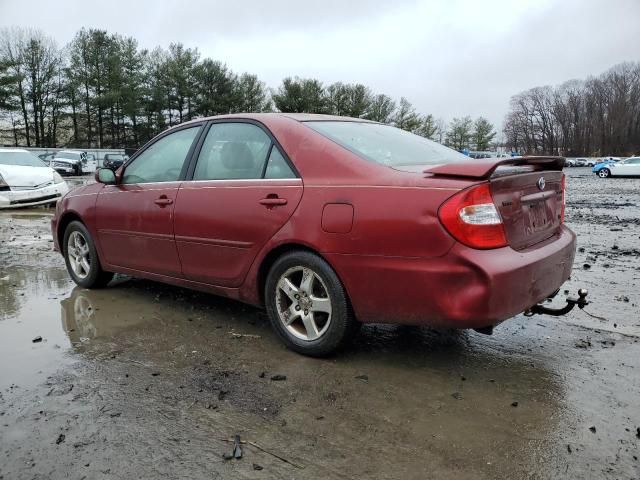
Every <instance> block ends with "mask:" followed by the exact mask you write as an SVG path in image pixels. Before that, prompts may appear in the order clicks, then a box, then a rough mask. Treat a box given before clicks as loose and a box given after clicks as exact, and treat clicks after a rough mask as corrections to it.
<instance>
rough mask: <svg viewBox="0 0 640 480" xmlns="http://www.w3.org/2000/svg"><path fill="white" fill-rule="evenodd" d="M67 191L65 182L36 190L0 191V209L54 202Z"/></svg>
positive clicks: (67, 187)
mask: <svg viewBox="0 0 640 480" xmlns="http://www.w3.org/2000/svg"><path fill="white" fill-rule="evenodd" d="M68 191H69V186H68V185H67V184H66V182H62V183H56V184H54V185H49V186H47V187H44V188H38V189H36V190H12V191H8V192H0V209H5V208H21V207H33V206H37V205H46V204H49V203H55V202H57V201H58V200H60V198H62V197H63V196H64V195H65V194H66V193H67V192H68Z"/></svg>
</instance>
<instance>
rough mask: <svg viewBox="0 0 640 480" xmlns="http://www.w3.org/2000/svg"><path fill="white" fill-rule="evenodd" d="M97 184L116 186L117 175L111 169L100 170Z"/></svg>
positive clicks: (96, 176) (98, 170) (97, 174)
mask: <svg viewBox="0 0 640 480" xmlns="http://www.w3.org/2000/svg"><path fill="white" fill-rule="evenodd" d="M95 179H96V182H98V183H104V184H105V185H115V184H116V174H115V173H114V172H113V170H111V169H110V168H98V169H97V170H96V174H95Z"/></svg>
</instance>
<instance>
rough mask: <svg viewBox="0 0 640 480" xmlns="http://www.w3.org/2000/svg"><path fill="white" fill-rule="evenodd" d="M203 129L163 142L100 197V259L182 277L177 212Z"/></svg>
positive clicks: (183, 131)
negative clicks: (175, 228) (175, 222)
mask: <svg viewBox="0 0 640 480" xmlns="http://www.w3.org/2000/svg"><path fill="white" fill-rule="evenodd" d="M200 129H201V125H196V126H190V127H186V128H181V129H177V130H175V131H171V132H170V133H168V134H166V135H164V136H162V137H160V138H159V139H158V140H156V141H155V142H154V143H152V144H151V145H150V146H149V147H147V148H146V149H145V150H144V151H143V152H141V153H140V154H139V155H138V156H137V157H136V158H134V159H133V161H132V162H131V163H130V164H128V165H126V167H125V168H124V171H123V173H122V177H121V180H120V182H119V183H118V184H117V185H106V186H105V187H104V189H103V190H102V191H101V193H100V194H99V195H98V200H97V204H96V222H97V227H98V239H99V242H100V248H101V254H102V257H103V258H104V260H105V261H106V262H107V263H109V264H111V265H116V266H118V267H125V268H129V269H134V270H139V271H144V272H151V273H158V274H161V275H168V276H172V277H180V276H181V275H182V269H181V266H180V260H179V258H178V252H177V250H176V244H175V239H174V236H173V218H174V217H173V212H174V207H175V200H176V196H177V193H178V188H179V187H180V183H181V181H182V179H183V178H184V175H186V159H187V158H188V156H189V154H190V151H191V149H192V147H193V145H194V144H195V139H196V138H197V136H198V133H199V131H200Z"/></svg>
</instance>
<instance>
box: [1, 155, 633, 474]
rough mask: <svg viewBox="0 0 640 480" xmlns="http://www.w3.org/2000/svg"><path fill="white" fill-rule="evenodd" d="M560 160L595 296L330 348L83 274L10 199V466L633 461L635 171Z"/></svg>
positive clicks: (309, 468) (243, 313) (6, 366)
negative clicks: (605, 170)
mask: <svg viewBox="0 0 640 480" xmlns="http://www.w3.org/2000/svg"><path fill="white" fill-rule="evenodd" d="M567 173H568V175H569V177H568V180H567V187H568V201H567V223H568V224H569V225H570V227H571V228H573V229H574V230H575V231H576V233H577V234H578V237H579V251H578V253H577V257H576V264H575V267H574V274H573V276H572V279H571V280H570V281H569V282H568V283H567V284H566V286H565V287H563V290H564V288H566V289H567V291H570V293H572V294H574V293H575V292H576V291H577V289H578V288H579V287H586V288H588V289H589V291H590V294H589V299H590V300H591V302H592V304H591V305H589V306H588V307H587V308H586V309H585V310H586V312H588V313H586V312H584V311H577V310H576V311H574V312H572V313H571V314H570V315H568V316H567V317H566V318H564V319H560V320H558V319H554V318H550V317H543V316H538V317H532V318H526V317H524V316H518V317H516V318H514V319H512V320H510V321H508V322H506V323H504V324H503V325H501V326H500V327H498V328H497V329H496V330H495V332H494V335H493V336H484V335H481V334H478V333H475V332H467V331H463V332H438V331H433V330H429V329H425V328H415V327H413V328H408V327H394V326H367V327H365V328H363V330H362V333H361V334H360V335H359V337H358V339H357V341H356V343H355V345H354V346H353V348H352V349H350V350H349V351H347V352H345V353H343V354H341V355H339V356H336V357H334V358H331V359H327V360H314V359H310V358H305V357H302V356H299V355H297V354H294V353H291V352H289V351H287V350H286V349H285V348H284V347H283V346H282V345H281V344H280V343H279V342H278V340H277V339H276V338H275V335H274V334H272V332H271V330H270V328H269V325H268V321H267V319H266V316H265V314H264V312H262V311H259V310H256V309H253V308H251V307H247V306H244V305H241V304H238V303H235V302H232V301H229V300H225V299H221V298H217V297H213V296H209V295H204V294H200V293H194V292H190V291H187V290H183V289H179V288H173V287H169V286H163V285H159V284H155V283H152V282H148V281H142V280H132V279H127V278H120V279H118V280H117V281H116V282H115V284H114V285H113V286H111V287H110V288H108V289H105V290H101V291H88V290H82V289H79V288H76V287H75V286H74V284H73V283H72V282H71V280H70V279H69V277H68V275H67V273H66V270H65V268H64V263H63V260H62V258H61V257H60V256H59V255H58V254H55V253H54V252H52V241H51V234H50V232H49V220H50V217H51V215H52V212H51V210H47V209H29V210H21V211H17V210H16V211H13V212H7V211H4V212H0V479H58V478H65V479H66V478H70V479H82V478H87V479H102V478H105V479H120V478H122V479H130V478H140V479H146V478H159V477H165V478H185V479H186V478H188V479H200V478H203V479H205V478H206V479H215V478H221V479H222V478H287V479H292V478H295V479H303V478H304V479H306V478H309V479H316V478H392V479H396V478H397V479H403V480H404V479H424V478H439V479H449V478H450V479H467V478H468V479H476V480H477V479H485V478H486V479H489V478H514V479H515V478H536V479H537V478H604V479H638V478H640V461H639V460H638V457H640V448H639V443H640V355H639V352H640V345H639V338H640V315H639V313H640V308H639V307H638V303H640V294H639V291H638V283H639V279H640V246H639V245H640V242H639V240H640V209H639V207H640V179H608V180H602V179H597V178H596V177H595V176H593V175H592V174H591V173H590V169H587V168H574V169H569V170H568V171H567ZM565 294H566V293H564V292H563V291H561V294H560V295H559V298H558V299H556V300H555V301H554V303H558V304H559V303H561V298H560V297H562V296H563V295H565ZM36 337H41V338H42V340H41V341H39V342H36V343H34V342H33V340H34V339H36ZM283 377H286V378H284V379H283ZM236 434H239V435H240V436H241V438H242V439H243V440H247V441H249V442H252V443H253V444H244V445H243V449H244V455H243V458H241V459H237V460H236V459H232V460H225V459H224V458H223V455H225V454H229V453H230V452H231V451H232V449H233V444H232V443H228V442H227V441H225V440H227V439H229V438H232V437H233V436H234V435H236ZM256 445H257V446H256Z"/></svg>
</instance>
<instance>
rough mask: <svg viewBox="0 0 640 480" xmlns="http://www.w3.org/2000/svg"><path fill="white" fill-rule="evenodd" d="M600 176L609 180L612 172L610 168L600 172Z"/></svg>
mask: <svg viewBox="0 0 640 480" xmlns="http://www.w3.org/2000/svg"><path fill="white" fill-rule="evenodd" d="M598 176H599V177H600V178H609V177H610V176H611V171H610V170H609V169H608V168H603V169H601V170H599V171H598Z"/></svg>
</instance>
